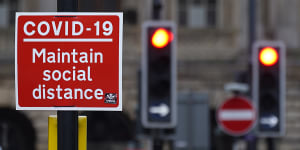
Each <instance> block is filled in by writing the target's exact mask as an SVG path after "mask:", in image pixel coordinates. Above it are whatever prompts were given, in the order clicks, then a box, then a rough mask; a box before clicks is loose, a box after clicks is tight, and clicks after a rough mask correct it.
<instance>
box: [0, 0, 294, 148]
mask: <svg viewBox="0 0 300 150" xmlns="http://www.w3.org/2000/svg"><path fill="white" fill-rule="evenodd" d="M152 2H153V0H140V1H135V0H79V10H80V11H91V12H94V11H122V12H124V37H123V39H124V42H123V43H124V44H123V50H124V53H123V70H124V72H123V93H124V96H123V101H124V102H123V107H124V112H125V113H127V114H129V116H130V117H131V119H133V120H134V119H136V108H137V107H138V104H137V101H138V73H137V72H138V70H139V68H140V56H141V24H142V23H143V22H144V21H147V20H150V19H151V14H152ZM256 6H257V8H256V29H257V31H256V39H257V40H283V41H284V42H285V44H286V45H287V96H286V97H287V113H286V117H287V122H286V124H287V126H286V127H287V134H286V136H285V137H283V138H279V139H277V141H278V142H276V145H277V146H278V147H279V148H278V149H282V150H289V149H299V148H300V143H299V142H298V141H299V140H300V101H298V98H299V97H300V92H299V91H300V70H299V69H298V68H299V66H300V61H299V58H300V42H299V41H300V17H299V16H298V14H300V1H299V0H263V1H259V0H257V2H256ZM16 11H19V12H23V11H24V12H47V11H49V12H52V11H56V0H0V66H1V70H0V77H1V78H0V93H1V97H0V107H10V108H13V109H14V108H15V89H14V85H15V83H14V74H15V72H14V22H15V16H14V13H15V12H16ZM161 15H162V18H163V19H165V20H171V21H174V22H176V23H177V26H178V58H177V60H178V91H193V92H200V93H206V94H208V95H209V99H210V106H211V107H212V108H215V107H217V106H218V105H219V104H220V102H222V101H223V100H225V99H226V98H228V97H229V96H230V93H226V92H225V91H224V88H223V86H224V84H226V83H228V82H231V81H234V80H235V77H236V75H237V73H238V72H240V71H246V70H247V67H248V61H249V59H248V55H249V53H248V52H249V51H248V36H249V33H248V0H163V10H162V12H161ZM24 113H25V114H26V115H28V117H29V118H31V120H32V121H33V124H34V127H35V128H36V130H37V140H38V141H37V142H38V144H37V149H38V150H46V149H47V117H48V115H50V114H55V113H56V112H54V111H24ZM259 143H260V144H259V145H260V147H261V148H262V149H263V147H264V142H259Z"/></svg>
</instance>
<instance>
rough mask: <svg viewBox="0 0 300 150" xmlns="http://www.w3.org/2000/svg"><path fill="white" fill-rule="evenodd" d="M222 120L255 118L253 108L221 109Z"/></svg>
mask: <svg viewBox="0 0 300 150" xmlns="http://www.w3.org/2000/svg"><path fill="white" fill-rule="evenodd" d="M219 118H220V120H222V121H226V120H228V121H229V120H238V121H242V120H245V121H246V120H253V119H254V118H255V115H254V112H253V111H252V110H245V109H227V110H221V112H220V115H219Z"/></svg>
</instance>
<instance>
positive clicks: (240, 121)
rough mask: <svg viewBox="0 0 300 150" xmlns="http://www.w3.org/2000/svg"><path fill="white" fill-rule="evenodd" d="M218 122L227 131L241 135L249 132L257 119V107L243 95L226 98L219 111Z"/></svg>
mask: <svg viewBox="0 0 300 150" xmlns="http://www.w3.org/2000/svg"><path fill="white" fill-rule="evenodd" d="M217 120H218V124H219V126H220V127H221V129H223V130H224V131H225V132H226V133H228V134H230V135H233V136H241V135H244V134H246V133H248V132H249V131H250V130H251V129H252V127H253V125H254V123H255V120H256V113H255V109H254V107H253V106H252V104H251V103H250V102H249V101H248V100H246V99H245V98H243V97H237V96H236V97H233V98H231V99H228V100H226V101H225V102H224V103H223V104H222V105H221V106H220V107H219V109H218V112H217Z"/></svg>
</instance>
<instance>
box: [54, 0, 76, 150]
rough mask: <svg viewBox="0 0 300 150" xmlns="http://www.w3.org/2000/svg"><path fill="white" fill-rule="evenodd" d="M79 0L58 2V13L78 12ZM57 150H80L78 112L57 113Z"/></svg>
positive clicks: (61, 0)
mask: <svg viewBox="0 0 300 150" xmlns="http://www.w3.org/2000/svg"><path fill="white" fill-rule="evenodd" d="M77 9H78V0H57V11H58V12H76V11H77ZM57 149H58V150H78V112H77V111H57Z"/></svg>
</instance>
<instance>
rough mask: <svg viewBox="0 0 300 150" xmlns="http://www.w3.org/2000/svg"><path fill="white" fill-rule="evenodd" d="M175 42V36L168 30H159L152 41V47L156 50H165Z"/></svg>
mask: <svg viewBox="0 0 300 150" xmlns="http://www.w3.org/2000/svg"><path fill="white" fill-rule="evenodd" d="M172 40H173V34H172V33H171V32H169V31H167V30H166V29H163V28H159V29H157V30H156V31H155V32H154V34H153V36H152V39H151V42H152V45H153V46H154V47H156V48H164V47H165V46H167V45H168V43H169V42H170V41H172Z"/></svg>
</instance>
